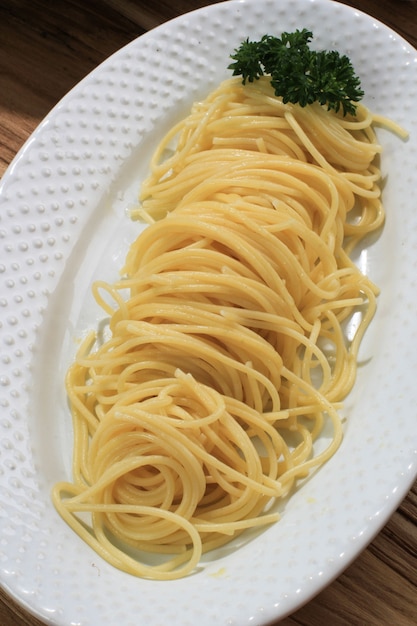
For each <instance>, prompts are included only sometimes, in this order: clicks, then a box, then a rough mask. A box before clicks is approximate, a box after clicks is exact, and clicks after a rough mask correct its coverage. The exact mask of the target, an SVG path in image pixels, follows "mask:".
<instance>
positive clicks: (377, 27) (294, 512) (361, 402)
mask: <svg viewBox="0 0 417 626" xmlns="http://www.w3.org/2000/svg"><path fill="white" fill-rule="evenodd" d="M303 27H306V28H309V29H311V30H312V31H313V32H314V45H317V46H319V47H320V48H337V49H339V50H340V51H341V52H344V53H347V54H349V56H350V57H351V59H352V61H353V64H354V66H355V67H356V69H357V70H358V71H359V73H360V75H361V78H362V84H363V87H364V89H365V91H366V99H365V102H366V104H368V105H369V106H371V107H373V108H374V109H375V110H376V111H378V112H380V113H383V114H387V115H390V116H391V117H393V118H394V119H395V120H396V121H398V122H399V123H400V124H403V125H404V126H406V127H407V128H408V129H409V131H410V140H409V141H408V143H404V142H402V141H401V140H399V139H398V138H397V137H394V136H392V135H391V134H389V133H387V132H385V131H381V133H380V136H381V141H382V143H383V145H384V161H383V171H384V174H387V175H388V176H387V182H386V189H385V192H384V193H385V204H386V208H387V213H388V216H387V224H386V227H385V229H384V232H383V234H382V236H381V237H380V238H379V239H378V241H377V242H376V243H374V244H373V245H372V246H370V248H369V249H366V250H364V251H363V252H362V253H361V255H360V256H359V258H358V262H359V263H360V264H361V266H362V267H363V269H364V270H365V271H367V272H369V273H370V275H371V276H372V278H374V279H375V280H376V282H377V283H378V284H379V285H381V287H382V293H381V296H380V299H379V306H378V314H377V316H376V319H375V320H374V322H373V324H372V326H371V328H370V330H369V332H368V333H367V336H366V340H365V342H364V345H363V349H362V351H361V367H360V369H359V374H358V380H357V384H356V386H355V389H354V391H353V392H352V394H351V396H350V397H349V399H348V401H347V403H346V407H345V409H344V414H345V416H346V418H347V420H346V425H345V433H346V434H345V439H344V442H343V445H342V448H341V449H340V450H339V452H338V453H337V454H336V455H335V456H334V457H333V458H332V459H331V461H330V462H329V463H328V464H327V465H326V466H324V467H323V468H322V469H321V470H320V471H319V472H317V473H316V474H315V475H314V477H313V478H312V479H311V480H309V481H308V482H306V484H305V485H303V486H302V487H301V488H300V489H299V490H298V491H297V492H296V493H295V494H294V496H293V497H292V498H291V499H290V500H289V501H288V503H286V505H285V507H283V516H282V520H281V521H280V522H279V523H277V524H275V525H274V526H272V527H270V528H268V529H267V530H265V531H263V532H262V533H260V534H259V535H256V536H254V537H250V540H248V541H246V542H245V541H244V540H242V545H241V546H240V547H239V548H238V549H237V548H236V546H232V548H231V549H230V550H225V551H224V552H222V553H220V554H215V555H207V556H206V557H205V558H204V559H203V562H202V564H201V568H199V570H198V571H197V572H196V573H195V574H194V575H192V576H190V577H188V578H186V579H182V580H178V581H172V582H163V583H161V582H154V581H148V580H140V579H136V578H134V577H132V576H129V575H127V574H124V573H122V572H120V571H118V570H117V569H115V568H113V567H111V566H110V565H108V564H107V563H105V562H103V561H101V560H100V558H99V557H98V556H97V555H96V554H95V553H94V552H92V551H91V550H90V548H88V547H87V546H86V545H84V544H83V542H82V541H81V540H79V538H78V537H77V536H76V535H75V534H74V533H73V532H72V531H71V530H69V529H68V528H67V527H66V525H65V523H64V522H63V521H62V520H61V519H60V517H59V516H58V515H57V514H56V512H55V510H54V508H53V506H52V504H51V501H50V489H51V487H52V485H53V483H54V482H55V481H56V480H59V479H62V478H69V476H70V462H71V447H72V439H71V420H70V416H69V412H68V408H67V406H66V400H65V393H64V390H63V377H64V373H65V368H66V366H67V364H68V362H69V360H70V359H71V357H72V356H73V354H74V350H75V348H76V340H77V338H78V337H79V334H80V333H81V332H82V330H83V329H84V328H85V326H86V325H88V324H89V325H90V326H94V323H95V321H96V316H98V312H97V311H96V310H95V308H94V305H93V304H92V303H91V296H90V295H89V288H90V284H91V280H92V279H93V278H96V277H100V278H105V279H107V278H111V276H113V274H114V275H116V272H117V269H118V268H119V267H120V266H121V265H122V262H123V255H124V254H125V252H126V246H127V244H128V242H129V241H130V240H131V239H132V238H133V236H135V234H136V232H137V229H138V226H137V225H132V224H131V223H130V222H129V220H128V217H127V214H126V210H125V209H126V207H127V206H129V204H131V203H132V202H134V200H135V197H136V194H137V190H138V188H139V184H140V180H141V179H142V178H143V176H144V175H145V174H146V168H147V164H148V162H149V158H150V155H151V153H152V150H153V149H154V148H155V146H156V144H157V142H158V140H159V139H160V138H161V136H162V134H163V133H164V132H165V131H166V130H167V129H168V128H169V127H170V126H171V125H172V124H173V123H174V122H175V121H177V120H178V119H180V118H181V117H183V116H184V115H185V114H186V113H187V111H188V110H189V107H190V105H191V104H192V102H193V101H194V100H197V99H200V98H203V97H204V96H205V95H206V94H207V93H208V91H209V90H211V89H212V88H214V87H215V86H216V85H217V84H218V83H219V82H220V80H222V79H223V78H226V77H227V76H228V72H227V70H226V66H227V64H228V55H229V54H230V53H231V52H232V50H233V49H234V48H235V47H237V46H238V45H239V43H240V41H242V40H243V39H244V38H246V37H247V36H250V38H253V39H254V38H256V37H259V36H261V35H263V34H265V33H266V32H269V33H273V34H279V33H280V32H282V31H283V30H294V29H295V28H303ZM416 101H417V59H416V52H415V51H414V50H413V49H412V48H411V47H410V46H409V45H408V44H406V42H405V41H404V40H403V39H401V37H399V36H397V35H396V34H395V33H393V32H392V31H390V30H389V29H387V28H386V27H385V26H383V25H382V24H380V23H378V22H376V21H375V20H373V19H371V18H370V17H369V16H366V15H364V14H362V13H360V12H357V11H354V10H353V9H351V8H348V7H346V6H343V5H341V4H337V3H333V2H330V1H328V0H292V2H287V0H275V1H274V0H253V1H247V2H245V1H243V2H235V1H233V0H232V1H230V2H224V3H221V4H218V5H214V6H211V7H207V8H205V9H202V10H199V11H195V12H193V13H190V14H188V15H184V16H182V17H180V18H178V19H176V20H173V21H172V22H169V23H166V24H164V25H162V26H161V27H159V28H158V29H155V30H154V31H151V32H150V33H147V34H146V35H144V36H142V37H141V38H139V39H138V40H136V41H134V42H132V43H131V44H129V45H128V46H126V47H125V48H123V49H122V50H120V51H119V52H118V53H116V54H115V55H113V56H112V57H110V58H109V59H108V60H107V61H106V62H105V63H104V64H102V65H101V66H100V67H99V68H97V69H96V70H95V71H94V72H93V73H92V74H90V75H89V76H87V77H86V78H85V79H84V80H83V81H82V82H81V83H80V84H79V85H78V86H77V87H76V88H74V89H73V90H72V91H71V92H70V93H69V94H68V95H67V96H66V97H65V98H64V99H63V100H62V101H61V102H60V103H59V104H58V105H57V106H56V107H55V109H54V110H53V111H52V112H51V113H50V114H49V115H48V117H47V118H46V119H45V121H44V122H43V123H42V124H41V125H40V127H39V128H38V129H37V130H36V131H35V133H34V134H33V135H32V137H31V138H30V139H29V141H28V142H27V143H26V144H25V146H24V147H23V149H22V150H21V151H20V152H19V154H18V155H17V157H16V158H15V160H14V161H13V163H12V165H11V166H10V168H9V170H8V171H7V173H6V174H5V176H4V178H3V181H2V187H1V196H0V198H1V202H0V313H1V318H0V343H1V348H0V361H1V370H0V407H1V412H0V520H1V535H0V568H1V569H0V576H1V583H2V585H3V586H4V587H5V589H7V590H8V591H9V592H10V593H11V594H13V596H14V597H16V598H17V599H18V601H19V602H21V603H22V604H23V605H25V606H26V607H27V608H29V610H30V611H32V612H34V613H35V614H37V615H38V616H40V617H41V618H42V619H44V620H45V621H48V622H53V623H56V624H62V625H69V624H82V625H86V624H91V625H93V626H95V625H96V624H106V625H107V626H108V625H113V624H115V625H116V624H123V626H133V625H136V624H137V623H141V624H146V625H147V626H156V625H162V624H181V625H182V626H186V625H189V626H194V625H195V624H196V623H198V624H199V625H200V626H204V625H206V626H208V625H210V626H212V625H213V624H216V625H222V624H224V625H236V626H244V625H245V624H248V625H249V624H251V625H256V624H257V625H260V624H265V623H267V622H268V621H270V620H272V619H277V618H279V617H282V616H284V615H286V614H288V613H289V612H291V611H293V610H295V609H296V608H297V607H298V606H300V604H302V603H303V602H306V601H307V600H308V599H309V598H310V597H311V596H312V595H314V594H315V593H317V592H318V591H319V590H320V589H321V588H322V587H323V586H324V585H325V584H327V583H329V582H330V581H331V580H332V579H333V578H334V577H335V576H336V575H337V574H338V573H340V571H341V570H342V569H343V568H344V567H345V566H346V565H347V564H348V563H349V562H350V560H351V559H353V558H354V557H355V556H356V555H357V554H358V552H359V551H360V550H361V549H363V548H364V547H365V545H366V544H367V543H368V542H369V540H370V539H371V538H372V537H373V536H374V534H375V533H376V532H377V531H378V530H379V529H380V527H381V525H382V524H383V523H384V522H385V521H386V520H387V519H388V516H389V515H390V513H391V512H392V511H393V510H394V509H395V507H396V506H397V505H398V503H399V501H400V500H401V498H402V497H404V496H405V494H406V491H407V489H408V487H409V486H410V484H411V483H412V480H413V477H414V475H415V472H416V443H415V440H416V423H415V410H416V409H415V407H416V404H417V402H416V400H417V398H416V385H415V380H414V376H415V371H416V365H417V364H416V350H415V346H416V339H417V337H416V315H415V310H416V276H417V253H416V250H417V244H416V240H417V236H416V235H417V232H416V231H417V221H416V211H415V209H414V206H413V204H414V201H413V195H414V181H413V178H414V176H415V171H416V165H417V154H416V142H415V134H416V130H417V128H416V120H415V116H414V115H413V111H414V109H415V102H416Z"/></svg>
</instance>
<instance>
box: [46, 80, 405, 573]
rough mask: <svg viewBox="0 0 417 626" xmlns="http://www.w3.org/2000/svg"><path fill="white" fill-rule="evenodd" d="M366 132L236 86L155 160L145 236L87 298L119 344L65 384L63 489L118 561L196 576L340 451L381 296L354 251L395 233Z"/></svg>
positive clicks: (359, 124)
mask: <svg viewBox="0 0 417 626" xmlns="http://www.w3.org/2000/svg"><path fill="white" fill-rule="evenodd" d="M372 124H373V116H372V114H371V113H370V112H369V111H368V110H367V109H366V108H365V107H364V106H362V105H360V106H359V107H358V112H357V116H356V117H355V118H353V117H342V116H341V115H340V114H336V113H334V112H331V111H327V110H326V108H325V107H322V106H320V105H318V104H314V105H311V106H308V107H305V108H301V107H300V106H298V105H293V104H283V103H282V101H281V100H280V99H279V98H276V97H275V96H274V95H273V93H272V91H271V87H270V86H269V83H268V81H267V79H266V78H265V79H264V78H261V79H260V80H259V81H257V82H256V84H247V85H246V86H242V84H241V83H240V81H239V80H238V79H232V80H229V81H225V82H224V83H222V84H221V85H220V86H219V88H218V89H216V90H215V91H214V92H213V93H212V94H210V96H209V97H208V98H207V99H206V100H205V101H204V102H200V103H196V104H195V105H194V107H193V109H192V111H191V113H190V115H189V116H188V117H187V118H186V119H185V120H183V121H182V122H181V123H180V124H178V125H177V126H175V127H174V128H173V129H172V131H171V132H170V133H169V134H168V135H167V136H166V137H165V138H164V140H163V141H162V143H161V144H160V146H159V147H158V149H157V150H156V152H155V155H154V158H153V160H152V163H151V174H150V176H149V178H148V179H147V180H146V181H145V182H144V183H143V185H142V190H141V207H140V209H139V210H138V215H139V216H140V217H142V218H146V220H147V221H148V223H149V226H148V227H147V228H146V229H145V230H144V231H143V232H142V233H141V234H140V235H139V237H138V238H137V240H136V241H135V242H134V243H133V244H132V246H131V248H130V249H129V252H128V255H127V258H126V263H125V267H124V268H123V270H122V278H121V279H120V280H119V281H118V282H116V283H115V284H113V285H108V284H106V283H104V282H97V283H95V285H94V286H93V293H94V296H95V298H96V300H97V301H98V302H99V303H100V304H101V306H102V307H103V309H104V311H105V312H106V314H107V315H108V316H109V318H110V321H109V336H108V338H107V339H106V340H105V341H103V342H98V341H96V334H95V333H91V334H89V335H88V337H87V338H86V339H85V341H84V342H83V344H82V346H81V347H80V349H79V352H78V354H77V356H76V359H75V361H74V363H73V365H72V366H71V367H70V369H69V371H68V375H67V380H66V384H67V391H68V396H69V400H70V403H71V407H72V413H73V423H74V455H73V482H71V483H59V484H57V485H56V486H55V488H54V491H53V500H54V503H55V506H56V508H57V509H58V511H59V513H60V514H61V515H62V517H63V518H64V519H65V520H66V521H67V522H68V524H69V525H70V526H71V527H72V528H73V529H74V530H75V531H76V532H77V533H79V535H80V536H81V537H82V538H83V539H84V540H85V541H86V542H87V543H88V544H89V545H90V546H92V547H93V548H94V549H95V550H96V551H97V552H98V553H99V554H100V555H101V556H102V557H103V558H105V559H107V560H108V561H109V562H110V563H112V564H114V565H115V566H116V567H119V568H121V569H123V570H125V571H127V572H130V573H132V574H135V575H138V576H142V577H148V578H153V579H160V580H168V579H174V578H178V577H180V576H185V575H187V574H189V573H190V572H192V571H193V570H194V569H195V568H196V566H197V565H198V563H199V561H200V559H201V555H202V554H203V553H204V552H207V551H208V550H212V549H214V548H218V547H220V546H222V545H224V544H225V543H227V542H229V541H230V540H231V539H232V538H234V537H237V536H238V535H240V534H241V533H242V532H243V531H245V530H246V529H249V528H254V527H258V526H264V525H266V524H270V523H272V522H274V521H276V520H277V519H278V517H279V516H278V513H277V510H276V502H277V501H279V500H280V499H281V498H284V497H285V496H287V495H288V494H289V493H290V492H291V489H292V488H293V486H294V485H295V484H296V482H297V481H298V480H299V479H301V478H304V477H306V476H307V475H308V474H309V472H310V471H311V470H312V469H313V468H315V467H318V466H320V465H322V464H323V463H325V462H326V461H327V460H328V459H329V458H330V457H331V456H332V455H333V454H334V452H335V451H336V450H337V448H338V446H339V445H340V442H341V439H342V426H341V419H340V416H339V412H338V409H339V408H340V406H341V401H342V400H343V398H345V396H346V395H347V394H348V392H349V391H350V389H351V388H352V385H353V383H354V380H355V375H356V363H357V354H358V349H359V344H360V341H361V338H362V336H363V333H364V331H365V329H366V327H367V326H368V324H369V322H370V320H371V318H372V316H373V314H374V311H375V301H376V295H377V288H376V287H375V286H374V285H373V284H372V283H371V281H370V280H369V279H368V278H367V277H366V276H364V275H363V274H362V273H361V272H360V271H359V270H358V268H357V267H356V266H355V265H354V263H353V262H352V261H351V260H350V258H349V253H350V251H351V250H352V249H353V247H354V246H355V245H357V244H358V242H359V241H361V240H363V239H364V238H365V237H366V236H367V235H368V234H369V233H370V232H372V231H374V230H376V229H378V228H379V227H380V226H381V225H382V224H383V221H384V210H383V207H382V204H381V199H380V187H379V185H378V182H379V179H380V171H379V168H378V166H377V164H376V157H377V156H378V154H379V153H380V151H381V148H380V146H379V145H378V143H377V141H376V138H375V134H374V131H373V128H372ZM394 130H397V129H395V128H394ZM109 301H110V302H111V303H112V304H109ZM355 312H356V313H357V314H358V312H359V314H360V318H361V319H360V322H359V323H358V324H357V327H356V325H355V328H356V331H355V333H354V336H353V337H349V339H347V336H346V327H347V325H348V324H349V320H350V319H351V317H352V315H353V314H354V313H355ZM94 344H95V345H94ZM325 427H326V429H327V430H329V432H330V431H331V436H330V437H329V441H327V445H326V447H325V449H324V450H321V451H317V449H316V443H315V442H317V439H318V437H319V436H320V435H322V434H323V429H324V428H325ZM86 514H88V515H89V521H88V522H86V520H85V518H84V515H86Z"/></svg>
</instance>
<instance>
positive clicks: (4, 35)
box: [0, 0, 417, 626]
mask: <svg viewBox="0 0 417 626" xmlns="http://www.w3.org/2000/svg"><path fill="white" fill-rule="evenodd" d="M289 1H290V0H289ZM209 4H214V2H211V1H209V0H148V1H146V0H88V2H85V0H55V1H54V2H49V1H48V0H1V2H0V176H1V175H2V174H3V173H4V171H5V170H6V168H7V166H8V164H9V163H10V161H11V160H12V158H13V157H14V155H15V154H16V152H17V151H18V150H19V148H20V147H21V145H22V144H23V142H24V141H25V140H26V139H27V138H28V137H29V135H30V134H31V133H32V131H33V130H34V129H35V127H36V126H37V125H38V123H39V122H40V121H41V120H42V118H43V117H44V116H45V115H46V114H47V113H48V112H49V110H50V109H51V108H52V106H53V105H54V104H55V103H56V102H57V101H58V100H59V99H60V98H61V97H62V96H63V95H65V93H66V92H67V91H68V90H69V89H70V88H71V87H72V86H73V85H75V84H76V83H77V82H78V81H79V80H80V79H81V78H83V77H84V76H85V75H86V74H87V73H88V72H89V71H91V70H92V69H94V68H95V67H96V66H97V65H98V64H99V63H100V62H101V61H103V60H104V59H106V58H107V57H108V56H109V55H110V54H111V53H113V52H114V51H116V50H117V49H119V48H120V47H121V46H123V45H125V44H126V43H128V42H129V41H131V40H133V39H134V38H136V37H137V36H139V35H141V34H142V33H144V32H145V31H147V30H149V29H151V28H153V27H155V26H157V25H158V24H160V23H162V22H164V21H166V20H168V19H171V18H173V17H176V16H177V15H180V14H182V13H185V12H187V11H190V10H193V9H197V8H199V7H202V6H205V5H209ZM345 4H349V5H351V6H353V7H356V8H358V9H360V10H362V11H365V12H367V13H369V14H370V15H373V16H375V17H376V18H378V19H379V20H380V21H382V22H385V23H386V24H388V25H389V26H391V27H392V28H393V29H394V30H396V31H397V32H399V33H400V34H401V35H403V36H404V37H405V38H406V39H407V40H408V41H409V42H410V43H411V44H413V45H414V46H415V47H417V2H413V1H412V0H411V1H410V0H409V1H406V0H403V1H401V0H396V1H395V0H345ZM416 175H417V173H416ZM416 524H417V483H416V484H415V485H414V487H413V489H412V490H411V491H410V493H409V494H408V496H407V498H406V499H405V500H404V502H403V503H402V504H401V506H400V507H399V509H398V510H397V511H396V512H395V513H394V514H393V516H392V517H391V519H390V520H389V522H388V524H387V525H386V527H385V528H384V529H383V530H382V532H381V533H380V534H379V535H378V536H377V537H376V539H375V540H374V541H373V542H372V543H371V545H370V546H369V547H368V548H367V549H366V550H365V551H364V552H363V553H362V554H361V556H360V557H359V558H358V559H357V560H356V561H355V562H354V563H353V564H352V565H351V566H350V567H348V569H347V570H346V571H345V572H344V573H343V574H342V575H341V576H340V577H339V578H338V579H337V580H336V581H335V582H333V584H331V585H330V586H329V587H327V588H326V589H325V590H324V591H322V592H321V593H320V594H319V595H318V596H317V597H316V598H315V599H313V600H312V601H311V602H309V603H308V604H307V605H306V606H304V607H303V608H301V609H299V610H298V611H297V612H296V613H295V614H293V615H292V616H291V617H288V618H286V619H284V620H283V621H282V622H281V624H284V626H291V625H295V624H305V625H308V626H315V625H317V626H319V625H320V626H322V625H323V624H329V625H331V626H338V625H343V624H346V625H349V626H352V625H355V624H358V625H363V626H371V625H373V624H375V625H378V626H385V625H386V626H388V625H389V626H406V625H411V624H417V567H416V565H417V559H416V554H417V527H416ZM0 624H2V625H3V626H12V625H13V626H16V625H19V624H30V625H31V626H35V625H40V622H39V621H38V620H37V619H35V618H34V617H32V616H31V615H29V614H28V613H26V612H25V611H24V610H23V609H22V608H21V607H20V606H18V605H17V604H16V603H15V602H14V601H13V600H12V599H11V598H10V597H9V596H7V595H6V594H5V593H4V592H2V591H0ZM121 626H123V625H121ZM213 626H215V625H213Z"/></svg>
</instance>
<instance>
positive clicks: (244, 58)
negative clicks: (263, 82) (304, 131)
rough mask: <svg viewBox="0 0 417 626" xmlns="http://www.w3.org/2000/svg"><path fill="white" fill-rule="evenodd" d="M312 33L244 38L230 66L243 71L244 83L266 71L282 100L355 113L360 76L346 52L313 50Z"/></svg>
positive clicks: (359, 90) (238, 72) (239, 71)
mask: <svg viewBox="0 0 417 626" xmlns="http://www.w3.org/2000/svg"><path fill="white" fill-rule="evenodd" d="M312 38H313V33H312V32H311V31H309V30H307V29H305V28H304V29H303V30H296V31H295V32H293V33H282V35H281V37H280V38H278V37H272V36H271V35H264V36H263V37H262V39H260V41H249V39H246V41H243V42H242V44H241V45H240V47H239V48H236V50H235V51H234V54H232V55H230V58H231V59H233V60H234V63H231V64H230V65H229V67H228V69H230V70H233V75H234V76H239V75H241V76H242V77H243V81H242V82H243V84H245V83H246V81H249V82H250V83H251V82H253V81H254V80H255V79H256V80H257V79H258V78H260V76H263V75H264V74H269V75H270V76H271V85H272V87H273V88H274V90H275V95H276V96H281V97H282V100H283V102H292V103H294V104H296V103H298V104H299V105H300V106H302V107H304V106H306V105H307V104H312V103H313V102H319V103H320V104H327V107H328V109H333V110H334V111H336V112H337V111H339V109H340V107H342V109H343V115H346V113H351V114H352V115H355V113H356V106H355V104H354V103H355V102H358V101H359V100H360V99H361V98H362V96H363V91H362V89H361V85H360V80H359V78H358V76H356V74H355V70H354V68H353V66H352V63H351V62H350V59H349V58H348V57H347V56H346V55H341V54H339V52H337V51H334V50H332V51H321V52H316V51H314V50H310V48H309V42H310V41H311V39H312Z"/></svg>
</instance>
